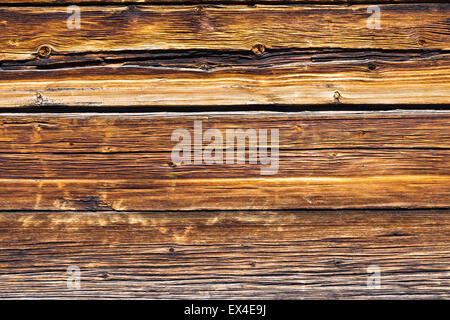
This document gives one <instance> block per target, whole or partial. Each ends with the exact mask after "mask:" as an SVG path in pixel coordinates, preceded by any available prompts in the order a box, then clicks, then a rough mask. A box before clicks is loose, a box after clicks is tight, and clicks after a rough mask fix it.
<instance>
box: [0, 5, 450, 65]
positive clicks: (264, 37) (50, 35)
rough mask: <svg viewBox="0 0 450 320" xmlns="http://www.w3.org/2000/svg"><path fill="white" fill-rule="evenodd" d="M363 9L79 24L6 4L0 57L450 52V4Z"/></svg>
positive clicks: (116, 16)
mask: <svg viewBox="0 0 450 320" xmlns="http://www.w3.org/2000/svg"><path fill="white" fill-rule="evenodd" d="M367 7H368V6H367V5H361V6H332V5H330V6H321V5H318V6H314V5H298V6H296V5H290V6H283V5H277V6H264V5H255V6H242V5H241V6H239V5H231V6H221V5H214V6H107V7H92V6H89V7H81V16H82V18H81V27H80V29H69V28H68V27H67V18H68V16H69V14H68V13H67V10H66V7H2V8H1V9H0V21H1V28H2V33H1V34H0V48H2V49H1V50H0V52H1V55H0V59H14V58H18V59H26V58H29V57H32V56H33V54H34V53H36V52H37V50H38V48H39V47H40V46H42V45H49V46H52V47H53V49H54V50H55V51H56V52H72V53H73V52H98V51H102V52H104V51H117V50H157V49H166V50H167V49H227V50H230V49H235V50H250V49H251V48H252V47H253V46H254V45H255V44H262V45H264V46H265V47H266V48H269V49H276V48H292V47H294V48H328V47H334V48H348V49H367V48H372V49H373V48H377V49H441V50H449V49H450V34H449V32H448V31H449V28H450V25H449V21H448V16H449V13H450V4H445V3H431V4H417V5H416V4H406V5H400V4H399V5H395V4H394V5H389V4H387V5H380V9H381V12H382V18H381V23H382V26H381V28H380V29H369V28H367V18H368V17H369V16H370V14H369V13H367Z"/></svg>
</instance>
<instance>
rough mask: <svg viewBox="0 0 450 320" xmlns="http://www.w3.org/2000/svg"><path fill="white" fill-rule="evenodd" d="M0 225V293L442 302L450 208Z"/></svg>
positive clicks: (51, 219)
mask: <svg viewBox="0 0 450 320" xmlns="http://www.w3.org/2000/svg"><path fill="white" fill-rule="evenodd" d="M0 231H1V232H0V280H1V281H0V297H2V298H170V299H174V298H241V299H242V298H248V299H254V298H271V299H302V298H313V299H319V298H333V299H335V298H338V299H339V298H340V299H342V298H345V299H357V298H358V299H360V298H364V299H376V298H402V299H406V298H408V299H411V298H414V299H419V298H440V299H442V298H447V299H448V298H450V268H449V265H450V250H449V248H450V237H449V234H450V211H449V210H438V211H436V210H433V211H431V210H429V211H337V212H336V211H320V212H314V211H313V212H304V211H300V212H184V213H177V212H164V213H154V212H146V213H132V212H128V213H126V214H124V213H111V212H108V213H70V212H65V213H44V212H40V213H19V212H18V213H7V212H1V213H0ZM69 266H78V267H79V268H80V270H81V282H80V284H81V288H80V289H79V290H71V289H68V288H67V278H68V277H69V274H68V273H67V268H68V267H69ZM370 267H371V268H372V269H368V268H370ZM375 268H379V269H378V270H379V271H380V275H381V287H380V288H378V289H369V288H367V280H368V277H369V276H373V272H374V271H373V270H376V269H375Z"/></svg>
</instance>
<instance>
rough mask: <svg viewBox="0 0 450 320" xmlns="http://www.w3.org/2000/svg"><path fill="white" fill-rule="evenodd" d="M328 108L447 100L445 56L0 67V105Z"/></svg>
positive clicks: (63, 61) (94, 61) (371, 54)
mask: <svg viewBox="0 0 450 320" xmlns="http://www.w3.org/2000/svg"><path fill="white" fill-rule="evenodd" d="M387 88H388V89H387ZM330 103H335V104H339V103H352V104H370V103H381V104H387V103H394V104H395V103H407V104H424V103H431V104H438V103H440V104H446V103H450V54H442V53H439V52H424V53H411V54H405V53H398V52H391V53H389V52H380V51H367V52H351V53H348V52H342V51H337V52H326V51H325V52H323V51H321V52H302V51H295V50H293V51H290V50H288V51H286V52H284V51H274V52H267V53H266V54H263V55H262V56H261V57H255V56H254V55H253V54H251V53H245V52H231V53H230V52H228V53H227V52H217V51H215V52H205V51H202V52H187V53H184V52H181V53H178V54H174V55H172V56H171V55H170V53H159V54H155V55H152V54H124V56H122V55H121V54H111V55H108V57H107V58H105V57H104V56H103V55H88V56H82V57H73V56H69V57H67V56H64V55H60V56H59V57H55V58H52V59H51V60H49V61H39V62H37V63H36V62H34V61H29V62H23V63H19V64H18V63H17V62H4V63H3V65H2V70H0V107H19V106H25V107H36V108H41V109H42V108H45V107H46V106H49V105H63V106H149V105H150V106H180V105H182V106H186V105H190V106H199V105H203V106H211V105H250V104H253V105H255V104H278V105H279V104H295V105H312V104H330Z"/></svg>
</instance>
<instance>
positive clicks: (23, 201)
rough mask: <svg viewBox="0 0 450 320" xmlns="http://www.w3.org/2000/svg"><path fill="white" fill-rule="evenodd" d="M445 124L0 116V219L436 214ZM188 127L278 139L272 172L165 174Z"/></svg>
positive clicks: (445, 186) (411, 116)
mask: <svg viewBox="0 0 450 320" xmlns="http://www.w3.org/2000/svg"><path fill="white" fill-rule="evenodd" d="M449 118H450V112H448V111H441V112H437V111H436V112H430V111H423V112H400V111H399V112H341V113H330V112H324V113H320V112H312V113H310V112H305V113H273V112H253V113H237V114H226V113H216V114H214V113H213V114H202V113H198V114H177V113H173V114H167V113H160V114H72V115H66V114H60V115H46V114H30V115H17V114H5V115H2V116H1V117H0V124H2V125H1V128H2V135H1V138H0V152H1V154H0V163H2V167H1V168H0V179H1V184H0V200H1V201H0V208H1V209H2V210H11V209H14V210H93V211H95V210H117V211H127V210H199V209H207V210H215V209H233V210H238V209H298V208H321V209H324V208H399V207H402V208H406V207H407V208H438V207H448V206H449V205H450V172H449V167H450V166H449V160H448V159H449V152H450V151H449V142H450V138H449V137H450V121H449ZM194 121H202V126H203V131H205V130H207V129H213V128H214V129H217V130H218V132H220V134H221V135H223V137H226V135H227V129H230V128H233V129H242V130H247V129H268V130H274V129H278V130H279V148H280V153H279V165H278V167H277V168H276V169H275V171H272V172H270V173H269V175H267V174H266V175H262V170H265V169H266V170H267V167H269V165H263V164H261V163H260V162H257V163H256V164H249V161H248V155H247V156H246V160H245V162H244V163H241V164H238V163H236V161H233V163H231V164H225V163H218V164H206V163H205V162H202V163H197V164H196V163H191V164H185V163H183V164H175V163H174V162H173V157H172V155H171V151H172V149H173V147H174V146H175V145H176V144H177V142H174V141H172V140H171V135H172V133H173V132H174V131H175V130H177V129H185V130H187V131H188V132H190V134H191V135H193V134H194V131H193V130H194ZM177 141H178V140H177ZM224 141H225V140H224ZM209 143H210V140H205V141H204V143H203V144H202V146H201V147H202V148H203V149H204V148H205V147H206V145H208V144H209ZM269 144H270V142H269ZM259 146H263V145H262V144H260V145H259ZM199 148H200V146H199V147H197V148H194V146H193V147H192V152H194V151H195V150H199ZM231 148H232V147H230V146H228V150H231ZM222 150H224V152H225V154H226V151H228V150H226V146H225V145H223V148H222ZM232 154H233V156H234V155H235V154H236V151H233V152H232ZM191 159H192V158H191ZM273 159H275V158H273ZM192 160H193V159H192ZM272 163H273V162H272ZM264 168H265V169H264ZM11 194H14V197H11V196H10V195H11Z"/></svg>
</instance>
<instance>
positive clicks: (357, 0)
mask: <svg viewBox="0 0 450 320" xmlns="http://www.w3.org/2000/svg"><path fill="white" fill-rule="evenodd" d="M428 2H432V3H440V2H445V0H2V4H6V5H8V4H9V5H14V4H16V5H17V4H29V5H41V4H42V5H54V6H62V5H71V4H74V5H77V4H80V5H87V4H96V5H109V4H121V5H125V4H130V5H136V4H139V5H142V4H146V5H152V4H158V5H161V4H165V3H167V4H169V5H170V4H178V3H180V4H195V5H199V4H204V5H210V4H213V3H214V4H215V3H217V4H248V5H250V6H253V5H255V4H271V3H275V4H278V5H279V4H280V3H286V4H325V5H329V4H343V5H350V4H375V3H376V4H380V3H383V4H384V3H408V4H409V3H428Z"/></svg>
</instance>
